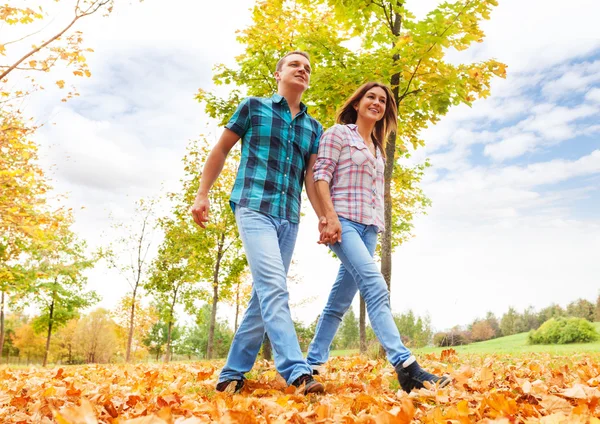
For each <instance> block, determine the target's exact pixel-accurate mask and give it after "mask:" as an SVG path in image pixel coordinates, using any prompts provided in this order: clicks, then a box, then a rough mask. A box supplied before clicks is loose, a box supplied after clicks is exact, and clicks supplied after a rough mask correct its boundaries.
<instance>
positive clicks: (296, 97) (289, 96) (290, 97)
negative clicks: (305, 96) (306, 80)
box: [277, 87, 303, 115]
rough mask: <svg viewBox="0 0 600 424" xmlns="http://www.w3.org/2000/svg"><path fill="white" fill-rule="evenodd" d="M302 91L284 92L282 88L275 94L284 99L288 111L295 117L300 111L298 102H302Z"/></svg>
mask: <svg viewBox="0 0 600 424" xmlns="http://www.w3.org/2000/svg"><path fill="white" fill-rule="evenodd" d="M302 93H303V92H302V91H294V90H286V89H285V88H284V87H279V88H278V89H277V94H279V95H280V96H282V97H284V98H285V101H286V102H287V104H288V106H289V107H290V111H291V112H292V113H293V114H294V115H296V114H297V113H298V112H299V111H300V101H301V100H302Z"/></svg>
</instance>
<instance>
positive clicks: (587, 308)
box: [567, 299, 596, 322]
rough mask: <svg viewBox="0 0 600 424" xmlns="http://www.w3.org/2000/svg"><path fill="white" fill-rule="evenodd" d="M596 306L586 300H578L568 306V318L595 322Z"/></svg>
mask: <svg viewBox="0 0 600 424" xmlns="http://www.w3.org/2000/svg"><path fill="white" fill-rule="evenodd" d="M595 315H596V306H595V305H594V304H593V303H592V302H590V301H589V300H586V299H577V300H574V301H573V302H571V303H569V304H568V305H567V316H570V317H578V318H583V319H586V320H588V321H590V322H594V318H595Z"/></svg>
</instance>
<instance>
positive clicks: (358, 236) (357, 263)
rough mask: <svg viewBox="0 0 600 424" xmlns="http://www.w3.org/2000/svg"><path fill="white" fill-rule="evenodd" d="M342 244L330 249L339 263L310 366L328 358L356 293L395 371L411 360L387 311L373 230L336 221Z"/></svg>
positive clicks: (319, 325)
mask: <svg viewBox="0 0 600 424" xmlns="http://www.w3.org/2000/svg"><path fill="white" fill-rule="evenodd" d="M339 219H340V222H341V224H342V242H341V243H339V242H338V243H335V244H333V245H331V246H330V248H331V250H333V252H334V253H335V254H336V255H337V257H338V258H339V259H340V260H341V261H342V264H341V265H340V270H339V272H338V275H337V278H336V280H335V283H334V284H333V287H332V288H331V292H330V293H329V299H328V301H327V305H325V309H324V310H323V313H322V314H321V317H320V318H319V322H318V323H317V328H316V331H315V336H314V338H313V340H312V342H311V343H310V346H309V348H308V356H307V358H306V359H307V361H308V363H309V364H310V365H321V364H324V363H325V362H327V359H328V358H329V349H330V347H331V343H332V342H333V338H334V337H335V333H336V332H337V330H338V327H339V325H340V323H341V321H342V317H343V316H344V314H345V313H346V311H347V310H348V308H349V307H350V306H351V305H352V300H353V299H354V296H355V295H356V292H357V291H358V290H360V293H361V295H362V297H363V299H364V300H365V303H366V306H367V312H368V314H369V321H370V322H371V326H372V327H373V331H374V332H375V335H376V336H377V338H378V339H379V342H380V343H381V345H382V346H383V348H384V349H385V352H386V354H387V358H388V360H389V361H390V362H391V364H392V365H393V366H394V367H395V366H397V365H398V364H401V363H403V362H404V361H406V360H407V359H408V358H410V357H411V352H410V350H408V348H406V346H404V344H402V340H401V339H400V333H399V332H398V327H396V323H395V322H394V318H393V317H392V311H391V309H390V300H389V291H388V289H387V284H386V283H385V280H384V279H383V275H381V272H380V271H379V267H378V266H377V264H376V263H375V260H374V259H373V255H374V253H375V247H376V245H377V227H376V226H374V225H363V224H359V223H357V222H354V221H350V220H348V219H345V218H342V217H340V218H339Z"/></svg>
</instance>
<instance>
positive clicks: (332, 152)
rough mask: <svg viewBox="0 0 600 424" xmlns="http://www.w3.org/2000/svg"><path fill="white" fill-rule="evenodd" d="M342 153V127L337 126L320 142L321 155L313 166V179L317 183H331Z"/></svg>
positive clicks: (325, 134) (329, 130)
mask: <svg viewBox="0 0 600 424" xmlns="http://www.w3.org/2000/svg"><path fill="white" fill-rule="evenodd" d="M341 151H342V133H341V126H340V125H335V126H333V127H332V128H330V129H328V130H327V131H325V132H324V133H323V135H322V136H321V140H320V141H319V153H318V155H317V160H316V162H315V165H314V166H313V177H314V180H315V181H327V183H331V180H332V178H333V171H334V170H335V166H336V165H337V163H338V160H339V158H340V152H341Z"/></svg>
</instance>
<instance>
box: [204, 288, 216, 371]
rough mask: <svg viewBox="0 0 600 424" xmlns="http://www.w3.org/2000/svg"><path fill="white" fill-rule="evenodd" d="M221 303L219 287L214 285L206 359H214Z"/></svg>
mask: <svg viewBox="0 0 600 424" xmlns="http://www.w3.org/2000/svg"><path fill="white" fill-rule="evenodd" d="M218 301H219V286H218V285H217V283H216V282H215V283H214V284H213V301H212V311H211V312H210V324H209V326H208V346H207V349H206V358H207V359H213V344H214V342H215V324H216V321H217V302H218Z"/></svg>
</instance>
